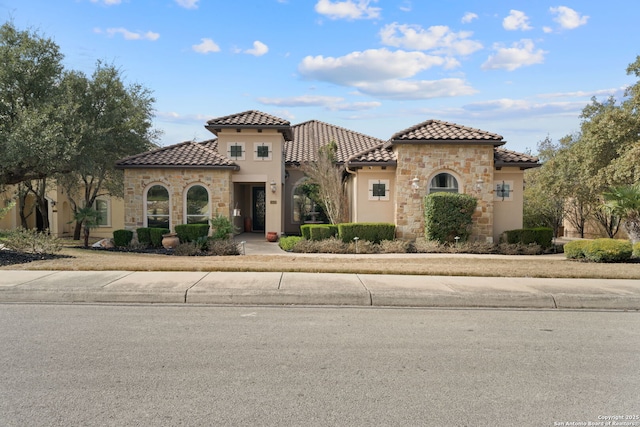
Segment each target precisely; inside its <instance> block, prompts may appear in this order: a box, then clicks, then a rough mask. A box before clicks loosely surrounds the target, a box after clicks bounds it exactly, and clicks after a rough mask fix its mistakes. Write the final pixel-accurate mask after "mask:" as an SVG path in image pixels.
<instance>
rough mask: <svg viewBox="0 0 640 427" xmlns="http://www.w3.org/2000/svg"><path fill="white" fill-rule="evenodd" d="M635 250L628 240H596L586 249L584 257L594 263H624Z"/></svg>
mask: <svg viewBox="0 0 640 427" xmlns="http://www.w3.org/2000/svg"><path fill="white" fill-rule="evenodd" d="M632 252H633V250H632V249H631V242H629V241H628V240H616V239H596V240H592V241H591V242H590V243H589V244H588V245H586V246H585V247H584V256H585V258H586V259H588V260H589V261H594V262H624V261H628V260H629V259H630V258H631V254H632Z"/></svg>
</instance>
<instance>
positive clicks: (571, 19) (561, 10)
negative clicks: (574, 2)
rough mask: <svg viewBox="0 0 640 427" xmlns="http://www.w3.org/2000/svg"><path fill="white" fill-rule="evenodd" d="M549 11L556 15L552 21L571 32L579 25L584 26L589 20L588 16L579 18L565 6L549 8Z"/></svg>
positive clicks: (579, 16)
mask: <svg viewBox="0 0 640 427" xmlns="http://www.w3.org/2000/svg"><path fill="white" fill-rule="evenodd" d="M549 11H551V13H553V14H554V15H556V17H555V18H553V20H554V21H556V22H557V23H558V24H560V26H561V27H562V28H564V29H566V30H573V29H574V28H578V27H579V26H581V25H585V24H586V23H587V21H588V20H589V17H588V16H586V15H582V16H581V15H580V13H578V12H576V11H575V10H573V9H571V8H569V7H566V6H558V7H551V8H549Z"/></svg>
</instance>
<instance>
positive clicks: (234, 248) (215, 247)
mask: <svg viewBox="0 0 640 427" xmlns="http://www.w3.org/2000/svg"><path fill="white" fill-rule="evenodd" d="M207 252H208V254H209V255H217V256H229V255H240V248H238V244H237V243H236V242H235V241H234V240H233V239H223V240H220V239H218V240H216V239H209V243H208V244H207Z"/></svg>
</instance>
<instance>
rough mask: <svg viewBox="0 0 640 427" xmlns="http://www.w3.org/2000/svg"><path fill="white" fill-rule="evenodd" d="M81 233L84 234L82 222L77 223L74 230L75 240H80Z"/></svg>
mask: <svg viewBox="0 0 640 427" xmlns="http://www.w3.org/2000/svg"><path fill="white" fill-rule="evenodd" d="M81 232H82V222H78V221H76V225H75V227H74V229H73V240H80V233H81Z"/></svg>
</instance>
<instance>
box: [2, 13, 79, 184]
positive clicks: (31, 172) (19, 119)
mask: <svg viewBox="0 0 640 427" xmlns="http://www.w3.org/2000/svg"><path fill="white" fill-rule="evenodd" d="M62 59H63V56H62V54H61V53H60V50H59V47H58V46H57V45H56V44H55V43H54V42H53V41H52V40H51V39H47V38H44V37H42V36H40V35H39V34H37V33H36V32H33V31H18V30H17V29H16V28H15V27H14V25H13V24H12V23H5V24H3V25H2V26H0V153H2V155H1V156H0V185H6V184H18V183H20V182H23V181H27V180H32V179H39V178H44V177H48V176H51V175H52V174H53V173H55V172H61V171H66V170H68V169H69V164H68V161H69V160H70V156H71V153H72V152H73V149H74V147H73V145H72V144H71V143H70V141H69V140H68V139H67V138H66V137H65V135H64V133H63V132H62V129H63V125H62V124H63V123H64V122H65V120H66V118H67V117H68V116H69V114H70V112H69V110H68V108H67V106H66V105H64V104H63V105H61V104H60V103H59V98H58V97H59V94H60V86H61V85H60V83H61V79H62V76H63V67H62Z"/></svg>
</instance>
